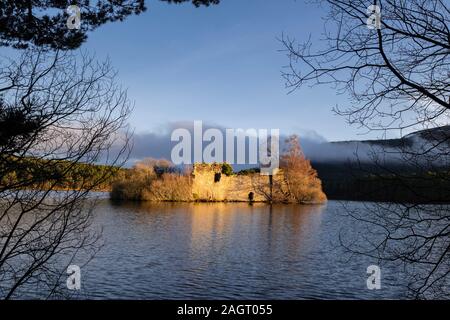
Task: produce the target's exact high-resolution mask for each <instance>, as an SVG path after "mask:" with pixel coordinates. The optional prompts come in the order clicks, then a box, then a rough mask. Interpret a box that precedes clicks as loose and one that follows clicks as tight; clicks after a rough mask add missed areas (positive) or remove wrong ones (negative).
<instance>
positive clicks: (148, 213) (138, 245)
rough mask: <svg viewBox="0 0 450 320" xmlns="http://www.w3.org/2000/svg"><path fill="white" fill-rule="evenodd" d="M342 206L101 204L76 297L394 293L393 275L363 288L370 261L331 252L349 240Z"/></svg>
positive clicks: (351, 227)
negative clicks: (99, 239) (97, 239)
mask: <svg viewBox="0 0 450 320" xmlns="http://www.w3.org/2000/svg"><path fill="white" fill-rule="evenodd" d="M352 205H354V206H358V205H360V204H358V203H356V202H355V203H353V204H352ZM342 210H344V209H343V207H342V205H341V204H340V203H338V202H334V201H330V202H328V204H326V205H324V206H300V205H276V206H272V207H271V206H268V205H264V204H256V205H253V206H250V205H248V204H239V203H231V204H224V203H217V204H207V203H199V204H171V203H163V204H148V203H147V204H136V203H127V204H120V205H118V204H113V203H111V202H109V200H106V199H105V200H102V201H101V203H100V205H99V206H98V207H97V209H96V211H95V226H96V227H102V228H103V241H104V243H105V245H104V247H103V248H102V250H101V251H100V253H98V254H97V256H96V257H95V258H94V260H93V261H91V263H90V264H89V265H88V266H87V267H84V268H83V269H82V294H83V295H84V297H86V298H93V299H103V298H108V299H109V298H116V299H303V298H306V299H307V298H358V299H366V298H402V297H404V295H405V292H404V289H403V287H402V286H400V285H398V284H402V280H401V279H400V278H399V277H401V272H397V271H396V270H387V269H382V289H381V290H368V289H367V286H366V279H367V276H368V275H367V274H366V268H367V266H369V265H371V264H376V261H373V260H371V259H369V258H365V257H362V256H354V257H351V256H350V255H349V254H347V253H346V252H345V250H344V249H343V248H342V247H341V246H340V244H339V238H338V236H339V233H343V232H344V233H346V234H347V235H350V238H351V234H352V232H353V231H355V232H356V230H357V228H358V225H356V224H352V222H351V221H350V220H349V219H348V218H346V216H345V215H343V214H342ZM74 262H76V261H74ZM392 283H397V285H392Z"/></svg>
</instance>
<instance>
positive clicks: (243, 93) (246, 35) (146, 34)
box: [83, 0, 368, 140]
mask: <svg viewBox="0 0 450 320" xmlns="http://www.w3.org/2000/svg"><path fill="white" fill-rule="evenodd" d="M147 3H148V5H147V6H148V10H147V12H145V13H144V14H141V15H139V16H134V17H131V18H128V19H127V20H125V21H124V22H122V23H120V22H117V23H109V24H107V25H104V26H102V27H101V28H99V29H97V30H96V31H95V32H93V33H90V34H89V39H88V41H87V43H86V44H84V45H83V48H84V49H87V50H88V51H89V52H95V53H96V55H97V56H98V57H99V58H104V57H106V56H108V57H109V58H110V59H111V61H112V64H113V66H114V67H115V68H116V69H117V70H118V71H119V80H120V82H121V83H122V84H123V85H124V86H125V87H126V88H128V92H129V96H130V98H131V99H132V100H133V101H134V102H135V109H134V113H133V115H132V117H131V119H130V122H131V125H132V126H133V127H135V130H136V132H142V133H144V132H155V131H156V132H157V131H160V130H163V129H164V128H165V127H166V124H167V123H168V122H177V121H193V120H202V121H204V122H206V123H215V124H218V125H221V126H224V127H229V128H239V127H241V128H279V129H281V131H282V133H283V134H289V133H294V132H295V133H300V134H305V133H306V134H308V132H317V133H318V134H319V135H321V136H323V137H325V138H326V139H327V140H346V139H365V138H368V136H359V135H358V133H361V132H360V131H358V130H357V128H353V127H349V126H348V125H347V124H346V123H345V119H344V118H342V117H339V116H337V115H334V114H333V112H332V111H331V108H332V107H333V106H334V105H335V104H336V103H340V104H342V103H346V99H345V97H342V96H340V97H338V96H337V95H336V92H335V90H333V89H331V88H326V87H315V88H308V87H304V88H302V89H301V90H299V91H297V92H295V93H292V94H290V95H288V90H287V89H285V87H284V82H283V79H282V77H281V70H282V68H283V66H285V65H286V64H287V63H288V59H287V57H286V56H285V54H283V53H282V52H280V50H281V49H282V45H281V44H280V42H279V40H277V38H279V37H280V36H281V34H282V33H283V32H284V33H285V34H288V35H290V36H295V37H296V38H297V39H298V40H304V39H306V38H307V37H308V36H309V35H310V34H312V36H313V38H318V37H320V34H321V32H322V31H323V21H322V18H323V17H324V15H325V13H326V12H325V10H324V9H321V8H318V7H316V6H315V5H313V4H306V3H305V2H304V1H294V0H264V1H261V0H223V1H222V3H221V4H220V5H218V6H212V7H209V8H195V7H193V6H192V5H191V4H189V3H186V4H183V5H168V4H166V3H163V2H160V1H156V0H155V1H148V2H147Z"/></svg>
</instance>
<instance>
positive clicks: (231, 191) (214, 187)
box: [192, 163, 281, 202]
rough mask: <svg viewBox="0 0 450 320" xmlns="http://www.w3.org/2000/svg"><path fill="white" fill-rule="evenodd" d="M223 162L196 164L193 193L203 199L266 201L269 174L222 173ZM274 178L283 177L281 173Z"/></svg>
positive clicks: (196, 197) (195, 197)
mask: <svg viewBox="0 0 450 320" xmlns="http://www.w3.org/2000/svg"><path fill="white" fill-rule="evenodd" d="M221 171H222V164H205V163H202V164H195V165H194V168H193V172H192V175H193V184H192V194H193V195H194V199H195V200H201V201H249V194H250V193H251V192H252V193H253V197H254V198H253V199H254V201H257V202H260V201H266V200H267V199H266V197H265V196H264V193H268V192H269V190H270V189H269V188H270V187H269V186H270V184H269V176H267V175H260V174H259V173H254V174H248V175H230V176H226V175H225V174H223V173H221ZM274 179H275V180H276V179H281V176H280V174H278V175H276V176H274Z"/></svg>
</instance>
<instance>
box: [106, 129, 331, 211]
mask: <svg viewBox="0 0 450 320" xmlns="http://www.w3.org/2000/svg"><path fill="white" fill-rule="evenodd" d="M286 145H287V150H286V151H285V152H284V153H283V154H282V155H281V157H280V169H279V170H278V171H277V172H276V173H275V174H273V175H262V174H260V172H259V169H258V168H254V169H247V170H242V171H239V172H237V173H234V172H233V168H232V166H231V165H229V164H227V163H210V164H209V163H195V164H193V165H192V166H189V167H187V168H183V169H180V168H179V167H175V166H173V165H172V164H171V163H170V162H169V161H167V160H155V159H145V160H143V161H140V162H138V163H136V164H135V165H134V166H133V168H131V169H129V170H126V171H125V172H124V173H123V174H122V177H121V178H120V179H118V180H117V181H116V182H114V183H113V184H112V190H111V193H110V194H111V199H113V200H134V201H180V202H192V201H198V202H250V203H252V202H267V203H302V204H318V203H323V202H325V201H326V195H325V193H324V192H323V191H322V183H321V181H320V179H319V178H318V176H317V172H316V170H314V168H313V167H312V166H311V164H310V162H309V160H307V159H306V158H305V156H304V154H303V152H302V150H301V148H300V144H299V141H298V137H297V136H291V137H289V138H288V139H287V140H286Z"/></svg>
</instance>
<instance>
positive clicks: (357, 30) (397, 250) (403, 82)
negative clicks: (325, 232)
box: [282, 0, 450, 298]
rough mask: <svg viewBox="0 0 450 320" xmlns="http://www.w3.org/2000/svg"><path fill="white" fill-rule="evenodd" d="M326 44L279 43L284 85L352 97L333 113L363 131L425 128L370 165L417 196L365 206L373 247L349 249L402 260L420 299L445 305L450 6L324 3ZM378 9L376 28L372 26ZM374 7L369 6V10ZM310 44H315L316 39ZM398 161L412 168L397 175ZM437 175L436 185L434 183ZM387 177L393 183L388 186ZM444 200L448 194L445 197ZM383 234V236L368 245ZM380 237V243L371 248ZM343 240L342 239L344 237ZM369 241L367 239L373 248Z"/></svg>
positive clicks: (355, 0) (361, 213) (421, 0)
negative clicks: (283, 61) (325, 88)
mask: <svg viewBox="0 0 450 320" xmlns="http://www.w3.org/2000/svg"><path fill="white" fill-rule="evenodd" d="M317 3H318V4H319V5H323V6H324V7H325V8H327V9H328V15H327V19H326V22H325V32H324V39H323V41H321V42H320V43H321V45H320V46H319V47H317V48H316V47H314V46H313V43H312V41H311V40H309V41H307V42H306V43H298V42H297V41H295V39H293V38H290V37H286V36H283V38H282V43H283V45H284V48H285V50H286V53H287V55H288V57H289V61H290V63H289V65H288V67H287V69H285V72H284V78H285V80H286V84H287V86H288V87H289V88H290V89H291V90H296V89H298V88H300V87H301V86H302V85H304V84H314V85H316V84H320V85H331V86H333V87H334V88H336V90H337V92H338V93H345V94H347V95H348V97H349V98H350V99H349V100H350V101H349V105H350V106H347V107H345V106H344V107H342V106H341V107H336V108H335V111H336V112H337V113H338V114H340V115H342V116H345V117H347V119H348V122H349V123H350V124H355V125H358V126H360V127H361V128H363V130H366V131H368V132H369V131H370V132H372V131H380V133H381V134H382V135H383V136H385V133H387V132H388V131H392V130H398V131H399V133H400V135H403V133H404V132H405V130H407V131H408V130H409V131H411V130H412V129H424V130H425V131H422V132H421V134H420V135H419V136H416V137H415V138H414V139H413V140H414V141H413V142H414V143H413V144H411V143H407V142H412V141H411V139H410V140H408V137H405V139H402V141H404V142H405V144H401V145H398V146H395V147H392V146H385V147H381V148H379V149H377V150H376V152H375V153H374V158H373V163H374V164H375V165H376V166H378V167H379V168H380V169H381V170H380V171H377V172H378V173H377V175H378V177H379V178H380V179H384V180H385V181H386V183H385V184H384V185H385V186H392V183H394V182H395V183H396V184H397V186H398V187H399V188H402V190H403V192H409V194H410V195H412V197H410V199H408V201H406V200H401V201H395V202H392V201H391V202H388V203H371V204H366V208H365V209H364V210H351V209H350V208H349V209H348V210H349V213H350V214H351V215H352V216H353V217H355V218H356V219H358V220H359V221H362V222H364V223H366V224H367V226H368V229H367V230H368V231H369V232H370V233H366V234H362V235H361V237H362V240H364V239H365V238H366V235H367V234H370V236H369V238H370V239H365V240H367V241H364V243H366V244H367V243H370V244H372V245H371V247H370V249H367V248H358V249H355V248H352V250H353V251H357V252H360V253H364V254H368V255H371V256H373V257H377V258H379V259H381V260H383V261H390V262H401V263H402V264H403V266H404V267H405V271H406V273H408V274H409V276H410V279H411V281H410V283H409V285H408V287H409V289H410V291H409V292H410V293H411V294H412V295H413V296H414V297H416V298H448V297H449V294H450V290H449V285H450V284H449V278H450V277H449V272H450V236H449V235H450V233H449V232H450V214H449V212H450V210H449V209H450V208H449V206H448V205H446V204H440V203H442V202H443V201H444V200H447V201H448V198H447V199H443V198H442V197H441V198H440V199H439V198H438V197H437V195H436V193H435V192H436V190H439V188H437V187H436V182H439V185H440V186H442V188H444V189H445V188H447V191H445V190H442V189H441V190H440V191H443V194H448V189H449V184H448V183H447V182H448V180H449V170H448V168H449V164H450V157H449V156H450V155H449V151H448V150H449V141H450V130H448V127H442V128H441V129H435V128H436V127H439V126H443V125H448V122H449V112H450V73H449V72H450V71H449V70H450V30H449V24H450V8H449V6H448V2H445V1H441V0H375V1H374V0H371V1H364V0H323V1H317ZM373 5H375V6H378V8H380V14H381V16H379V18H380V20H379V21H380V25H379V26H377V25H376V24H374V21H376V19H373V18H374V17H375V18H376V16H374V14H375V13H376V12H375V11H374V10H373V9H374V8H375V7H373ZM370 6H372V7H370ZM310 39H311V38H310ZM393 159H395V160H396V161H397V162H399V163H403V164H404V165H405V166H407V167H408V170H401V171H399V170H393V169H392V167H390V166H388V165H387V164H388V162H392V160H393ZM431 176H433V177H431ZM389 179H390V180H389ZM446 192H447V193H446ZM374 234H377V237H372V236H373V235H374ZM374 239H377V240H374ZM344 240H345V239H344ZM369 240H370V241H369Z"/></svg>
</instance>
